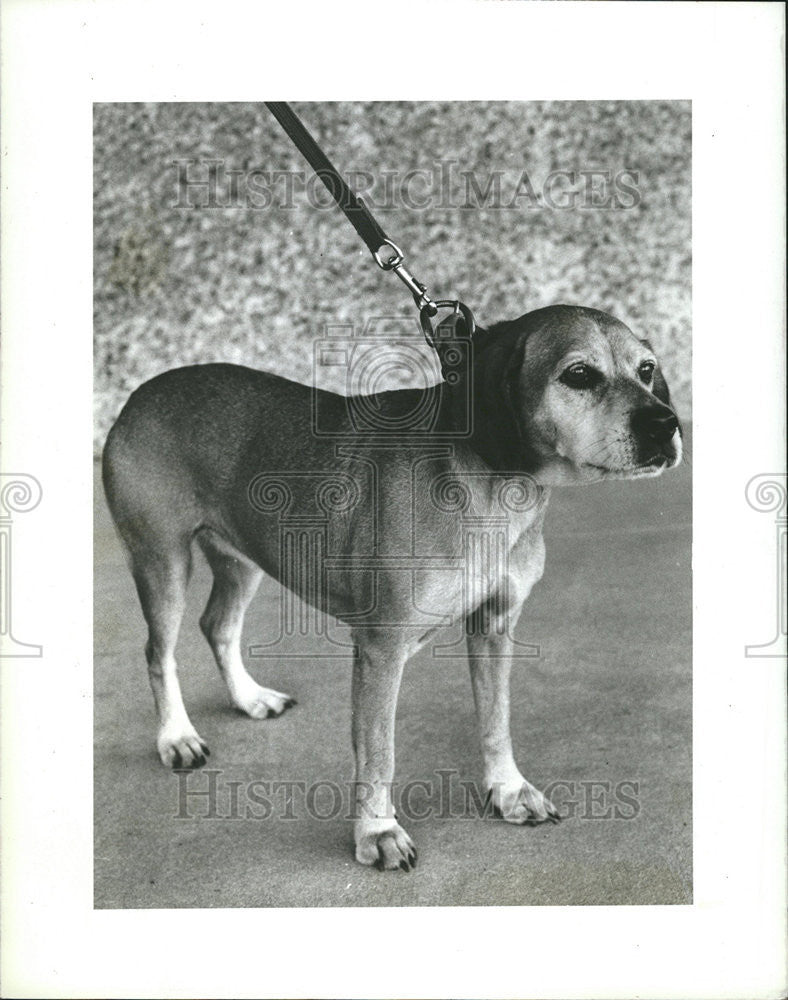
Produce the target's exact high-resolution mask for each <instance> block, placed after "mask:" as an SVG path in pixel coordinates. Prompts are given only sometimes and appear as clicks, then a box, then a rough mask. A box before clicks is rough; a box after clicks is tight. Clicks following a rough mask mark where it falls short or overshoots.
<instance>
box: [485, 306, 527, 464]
mask: <svg viewBox="0 0 788 1000" xmlns="http://www.w3.org/2000/svg"><path fill="white" fill-rule="evenodd" d="M475 339H476V338H474V340H475ZM525 340H526V338H525V336H524V335H522V333H521V331H519V330H518V329H517V328H516V327H515V326H514V325H513V324H512V325H511V327H509V326H508V325H507V326H506V327H503V325H502V326H501V327H500V328H494V329H493V330H490V331H487V330H483V331H481V336H480V337H479V344H478V348H479V349H478V351H477V353H476V354H475V356H474V362H475V363H474V383H473V391H474V407H473V414H474V426H473V440H474V446H475V447H476V449H477V451H478V452H479V454H480V455H481V456H482V458H484V460H485V461H486V462H487V463H488V465H490V466H491V467H492V468H493V469H495V470H496V471H499V472H509V473H513V474H514V473H522V472H532V471H534V470H535V469H536V467H537V465H538V456H537V455H536V453H535V451H534V450H533V448H532V447H531V445H530V444H529V442H528V439H527V435H526V429H525V427H524V426H523V418H524V414H525V407H524V405H523V403H524V401H523V400H522V398H521V392H522V390H521V387H520V382H521V378H520V372H521V369H522V366H523V360H524V355H525Z"/></svg>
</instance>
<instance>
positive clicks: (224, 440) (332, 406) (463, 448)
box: [103, 305, 682, 871]
mask: <svg viewBox="0 0 788 1000" xmlns="http://www.w3.org/2000/svg"><path fill="white" fill-rule="evenodd" d="M449 327H451V329H449V332H450V333H452V332H453V334H454V335H455V338H454V339H452V338H450V339H449V340H445V341H441V345H442V346H441V348H440V350H441V358H442V360H444V361H446V359H447V358H448V361H449V363H451V362H452V361H456V358H457V356H458V353H457V350H456V346H457V343H460V342H462V333H463V330H462V322H461V321H460V322H459V323H457V322H454V325H453V327H452V324H449ZM446 329H447V328H446V327H444V326H442V327H439V330H441V331H442V332H443V333H445V332H446ZM455 340H456V343H455ZM452 349H454V350H455V355H454V356H452V357H451V358H449V352H450V351H451V350H452ZM316 413H318V414H319V426H317V424H316V423H315V414H316ZM359 415H360V416H359ZM364 421H366V423H365V422H364ZM681 455H682V432H681V427H680V424H679V420H678V417H677V415H676V413H675V411H674V409H673V407H672V405H671V401H670V395H669V391H668V387H667V385H666V382H665V379H664V377H663V375H662V372H661V369H660V367H659V363H658V361H657V358H656V356H655V354H654V352H653V350H652V348H651V346H650V345H649V343H648V341H646V340H643V339H640V338H638V337H637V336H635V334H633V333H632V331H631V330H630V329H629V328H628V327H627V326H625V325H624V324H623V323H621V322H619V321H618V320H616V319H614V318H613V317H612V316H610V315H608V314H606V313H603V312H599V311H597V310H594V309H589V308H583V307H578V306H566V305H558V306H550V307H547V308H544V309H538V310H536V311H533V312H529V313H526V314H525V315H524V316H521V317H520V318H519V319H516V320H513V321H509V322H503V323H499V324H496V325H495V326H492V327H490V328H489V329H487V330H483V329H481V328H480V329H479V330H478V331H477V332H476V334H475V336H474V338H473V341H472V343H471V345H470V349H469V352H468V353H467V355H466V362H465V368H461V374H460V375H455V376H454V377H453V378H449V377H448V376H447V377H446V378H445V379H444V381H443V382H440V383H438V384H437V385H435V386H431V387H429V388H427V389H401V390H395V391H390V392H382V393H377V394H372V395H369V396H355V397H354V396H341V395H335V394H333V393H328V392H324V391H322V390H316V389H312V388H310V387H308V386H306V385H302V384H299V383H295V382H292V381H289V380H287V379H285V378H281V377H279V376H276V375H273V374H269V373H265V372H260V371H255V370H252V369H249V368H245V367H241V366H236V365H229V364H206V365H195V366H190V367H185V368H178V369H174V370H172V371H168V372H166V373H164V374H162V375H159V376H156V377H155V378H153V379H151V380H150V381H149V382H146V383H145V384H144V385H142V386H141V387H140V388H139V389H137V390H136V392H134V393H133V394H132V396H131V397H130V399H129V400H128V402H127V403H126V406H125V407H124V409H123V410H122V412H121V413H120V415H119V417H118V419H117V421H116V422H115V424H114V426H113V427H112V429H111V431H110V433H109V436H108V438H107V442H106V446H105V449H104V454H103V479H104V486H105V492H106V497H107V501H108V504H109V507H110V510H111V512H112V516H113V518H114V521H115V524H116V526H117V529H118V531H119V534H120V536H121V538H122V540H123V542H124V543H125V547H126V549H127V550H128V555H129V559H130V565H131V570H132V573H133V576H134V580H135V583H136V587H137V591H138V594H139V599H140V603H141V605H142V610H143V613H144V616H145V619H146V621H147V625H148V641H147V644H146V647H145V653H146V658H147V663H148V672H149V679H150V684H151V688H152V690H153V696H154V699H155V702H156V708H157V711H158V719H159V729H158V737H157V748H158V753H159V756H160V758H161V761H162V763H163V764H164V765H166V766H168V767H173V768H181V767H199V766H201V765H202V764H204V763H205V758H206V756H207V754H208V752H209V751H208V747H207V745H206V743H205V742H204V740H203V739H202V737H201V736H200V735H199V734H198V733H197V731H196V730H195V728H194V726H193V725H192V723H191V722H190V720H189V717H188V715H187V713H186V709H185V707H184V704H183V700H182V697H181V692H180V688H179V684H178V678H177V672H176V661H175V644H176V639H177V636H178V630H179V625H180V621H181V616H182V614H183V610H184V605H185V600H186V587H187V583H188V580H189V574H190V569H191V557H192V547H193V542H195V541H196V542H197V544H198V545H199V546H200V548H201V549H202V551H203V552H204V554H205V556H206V557H207V560H208V562H209V564H210V567H211V569H212V571H213V576H214V582H213V589H212V591H211V595H210V598H209V601H208V605H207V607H206V608H205V612H204V613H203V615H202V618H201V620H200V625H201V628H202V630H203V632H204V634H205V636H206V638H207V639H208V642H209V643H210V646H211V648H212V650H213V654H214V656H215V659H216V663H217V665H218V667H219V670H220V672H221V675H222V677H223V678H224V680H225V682H226V685H227V688H228V690H229V695H230V698H231V700H232V703H233V705H234V706H236V707H237V708H238V709H240V710H242V711H243V712H245V713H247V714H248V715H250V716H251V717H252V718H255V719H262V718H266V717H268V716H276V715H280V714H281V713H282V712H284V711H285V710H286V709H288V708H290V707H291V706H293V705H295V700H294V699H293V698H292V697H290V696H289V695H287V694H284V693H282V692H280V691H275V690H271V689H268V688H265V687H261V686H260V685H259V684H257V682H256V681H254V680H253V679H252V677H251V676H250V675H249V673H248V672H247V670H246V668H245V667H244V664H243V661H242V656H241V646H240V642H241V630H242V625H243V619H244V613H245V611H246V608H247V607H248V605H249V603H250V601H251V600H252V597H253V596H254V594H255V591H256V589H257V587H258V584H259V583H260V580H261V578H262V576H263V574H264V573H268V574H270V575H272V576H273V577H275V578H277V579H278V580H280V582H282V583H283V584H284V585H285V586H286V587H288V588H290V589H292V590H295V591H296V592H297V593H298V594H299V596H300V597H301V598H303V599H304V600H305V601H306V602H308V603H309V604H311V605H313V606H314V607H317V608H318V609H319V610H320V611H321V612H327V613H328V614H330V615H332V616H334V617H335V618H336V619H337V620H339V621H340V622H344V623H346V624H348V625H350V626H351V628H352V631H351V635H352V638H353V642H354V643H355V649H354V660H353V677H352V742H353V750H354V754H355V782H356V784H355V787H356V811H355V819H354V837H355V855H356V859H357V860H358V861H359V862H361V863H362V864H365V865H376V866H377V867H379V868H380V869H384V870H396V869H402V870H405V871H409V870H410V869H411V868H412V867H414V866H415V864H416V857H417V854H416V848H415V846H414V843H413V841H412V840H411V838H410V836H409V835H408V833H407V832H406V831H405V830H404V829H403V828H402V826H401V825H400V824H399V823H398V821H397V817H396V815H395V813H394V810H393V806H392V801H391V797H390V788H391V782H392V779H393V776H394V720H395V711H396V704H397V696H398V691H399V686H400V680H401V677H402V672H403V668H404V666H405V663H406V661H407V660H408V659H409V658H410V657H411V656H412V655H413V654H414V653H415V652H416V651H417V650H419V649H420V648H422V647H423V646H424V645H425V643H427V642H429V641H430V639H431V638H432V636H433V635H434V634H435V632H436V629H437V628H438V627H439V625H440V624H444V623H447V622H449V621H455V622H456V621H463V622H464V623H465V630H466V635H467V646H468V656H469V661H470V669H471V680H472V688H473V695H474V701H475V707H476V713H477V719H478V728H479V735H480V740H481V751H482V759H483V769H484V784H485V786H486V789H487V790H488V799H489V798H491V800H492V805H493V807H494V809H495V811H496V813H497V814H499V815H500V816H501V817H502V818H503V819H504V820H507V821H508V822H510V823H515V824H526V823H528V824H534V823H541V822H543V821H546V820H557V819H558V818H559V817H558V813H557V810H556V809H555V807H554V806H553V804H552V803H551V802H550V801H549V800H548V799H547V798H546V797H545V796H544V795H543V794H542V793H541V792H540V791H539V790H538V789H537V788H535V787H534V786H533V785H531V784H530V783H529V782H528V781H527V780H526V779H525V778H524V777H523V775H522V774H521V773H520V770H519V769H518V766H517V763H516V761H515V756H514V753H513V750H512V744H511V737H510V732H509V712H510V709H509V674H510V668H511V655H512V650H513V640H512V638H511V635H512V629H513V627H514V625H515V623H516V622H517V619H518V618H519V615H520V611H521V609H522V606H523V602H524V601H525V600H526V598H527V597H528V595H529V593H530V591H531V588H532V587H533V586H534V584H535V583H536V582H537V581H538V580H539V579H540V577H541V576H542V571H543V567H544V542H543V538H542V525H543V521H544V516H545V511H546V508H547V504H548V499H549V496H550V491H551V489H552V488H553V487H557V486H563V485H574V484H583V483H593V482H596V481H601V480H608V479H636V478H641V477H653V476H658V475H660V474H661V473H662V472H663V471H664V470H665V469H668V468H673V467H675V466H677V465H678V464H679V462H680V461H681ZM507 496H508V497H509V499H508V501H507V500H506V497H507ZM315 498H317V500H316V499H315ZM512 498H514V499H512ZM285 507H287V509H288V510H290V511H291V512H292V511H297V512H299V516H300V515H303V516H304V518H306V520H307V521H308V520H309V516H312V519H313V521H314V515H315V513H316V512H317V513H319V514H320V515H321V517H322V521H321V522H320V524H321V529H320V530H321V532H323V534H321V535H320V537H321V538H323V542H322V543H321V545H322V549H321V551H322V556H313V558H314V560H315V565H314V566H312V567H311V569H309V568H308V569H307V571H305V572H300V573H294V572H293V571H292V570H293V566H294V565H295V564H297V563H298V559H299V558H300V557H298V556H297V555H295V556H292V553H291V556H292V558H291V557H290V556H288V555H287V553H286V552H285V551H284V549H283V548H282V545H281V544H280V542H281V539H280V515H281V514H282V511H283V510H284V509H285ZM318 508H319V509H318ZM479 524H482V525H484V524H488V525H489V524H492V525H493V526H497V528H496V531H497V532H498V533H497V534H495V538H496V539H497V541H496V542H495V546H492V543H490V544H488V545H487V556H486V557H485V556H484V554H483V552H482V549H483V547H484V546H483V544H482V542H483V538H482V536H483V535H484V532H482V533H481V535H479V534H478V533H477V536H476V537H477V542H478V539H479V538H482V542H479V543H478V544H476V543H474V544H473V546H472V548H473V549H474V551H475V553H476V557H475V558H471V559H470V560H469V555H468V551H467V550H468V539H469V537H470V538H471V539H472V538H473V526H474V525H479ZM469 525H470V528H468V526H469ZM498 529H501V530H498ZM504 529H505V530H504ZM469 531H470V535H469V533H468V532H469ZM484 537H486V538H487V540H488V542H489V539H490V538H492V537H493V535H492V534H490V533H489V532H488V533H487V535H486V536H484ZM501 539H503V542H501ZM502 546H503V551H501V550H502ZM492 547H496V552H497V555H496V554H492V555H491V551H492ZM480 552H482V554H481V555H480V554H479V553H480ZM302 555H303V553H302ZM321 558H322V560H323V563H321V564H320V565H318V564H317V563H319V562H320V559H321ZM302 569H303V567H302ZM436 623H437V624H436Z"/></svg>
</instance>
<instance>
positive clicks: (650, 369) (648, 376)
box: [638, 361, 657, 385]
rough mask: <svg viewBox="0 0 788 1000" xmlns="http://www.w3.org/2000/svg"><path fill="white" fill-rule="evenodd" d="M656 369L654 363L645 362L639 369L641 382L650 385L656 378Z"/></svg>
mask: <svg viewBox="0 0 788 1000" xmlns="http://www.w3.org/2000/svg"><path fill="white" fill-rule="evenodd" d="M656 367H657V366H656V365H655V364H654V362H653V361H644V362H643V364H642V365H641V366H640V368H638V378H639V379H640V381H641V382H644V383H645V384H646V385H648V384H649V383H650V382H651V380H652V379H653V378H654V369H655V368H656Z"/></svg>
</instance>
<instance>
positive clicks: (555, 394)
mask: <svg viewBox="0 0 788 1000" xmlns="http://www.w3.org/2000/svg"><path fill="white" fill-rule="evenodd" d="M485 355H486V356H487V362H485ZM490 361H492V364H490V363H489V362H490ZM478 362H479V364H478V367H477V366H475V367H476V374H477V385H476V386H475V390H476V392H477V403H478V401H479V395H478V390H479V389H482V393H481V395H482V405H481V407H479V406H477V416H478V417H479V420H478V423H477V426H478V428H479V429H480V431H481V434H482V437H483V438H487V439H488V441H489V439H490V435H491V434H494V433H495V431H494V426H495V422H494V421H489V420H488V419H487V415H486V414H485V412H484V409H483V408H484V406H485V405H486V402H488V401H489V400H490V399H491V398H494V397H495V396H497V397H498V398H499V400H500V402H499V403H498V405H499V406H501V405H502V406H503V408H504V409H505V410H506V411H507V415H508V417H509V420H508V421H506V420H504V421H503V422H502V423H498V427H499V428H500V430H499V433H500V434H501V435H502V438H501V439H500V440H499V442H498V445H497V460H496V462H495V464H497V465H498V466H499V467H500V466H508V467H509V468H510V469H511V468H513V467H519V468H521V469H523V470H524V471H528V472H530V473H532V474H533V475H534V476H535V477H536V478H537V479H538V480H539V481H540V482H541V483H543V484H544V485H562V484H565V483H577V482H594V481H596V480H601V479H636V478H641V477H644V476H658V475H660V473H662V472H663V471H664V470H665V469H669V468H673V467H674V466H676V465H678V464H679V462H680V461H681V454H682V443H681V427H680V425H679V421H678V417H677V416H676V414H675V412H674V410H673V408H672V406H671V403H670V394H669V392H668V387H667V384H666V382H665V379H664V377H663V375H662V372H661V370H660V367H659V362H658V361H657V358H656V357H655V355H654V351H653V350H652V348H651V346H650V345H649V343H648V341H646V340H641V339H639V338H638V337H636V336H635V335H634V334H633V333H632V331H631V330H630V329H629V328H628V327H626V326H625V325H624V324H623V323H621V322H619V321H618V320H617V319H614V318H613V317H612V316H609V315H607V313H603V312H599V311H598V310H596V309H585V308H580V307H576V306H550V307H548V308H546V309H539V310H536V311H535V312H531V313H527V314H526V315H525V316H521V317H520V318H519V319H517V320H513V321H512V322H510V323H502V324H499V325H498V326H496V327H494V328H492V329H491V330H490V331H489V332H487V333H484V334H483V335H482V337H481V338H480V342H479V352H478ZM479 382H481V385H479V384H478V383H479ZM485 425H486V429H485ZM505 428H508V429H505ZM490 443H492V442H490ZM492 451H493V453H494V454H496V446H495V445H494V444H493V448H492Z"/></svg>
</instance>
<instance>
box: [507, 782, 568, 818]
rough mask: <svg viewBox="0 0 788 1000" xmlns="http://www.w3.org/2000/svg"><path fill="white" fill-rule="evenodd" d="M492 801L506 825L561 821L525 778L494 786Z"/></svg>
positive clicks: (547, 800)
mask: <svg viewBox="0 0 788 1000" xmlns="http://www.w3.org/2000/svg"><path fill="white" fill-rule="evenodd" d="M492 801H493V806H494V807H495V809H496V811H497V812H498V813H500V815H501V817H502V818H503V819H505V820H506V822H507V823H517V824H519V825H523V824H526V823H527V824H529V825H535V824H536V823H544V822H545V820H550V822H551V823H558V822H559V821H560V819H561V816H560V814H559V812H558V810H557V809H556V807H555V806H554V805H553V803H552V802H551V801H550V799H548V798H547V797H546V796H544V795H543V794H542V793H541V792H540V791H539V789H538V788H534V786H533V785H532V784H531V783H530V781H526V780H525V778H523V779H522V780H520V781H517V782H516V783H507V784H504V785H494V786H493V791H492Z"/></svg>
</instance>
